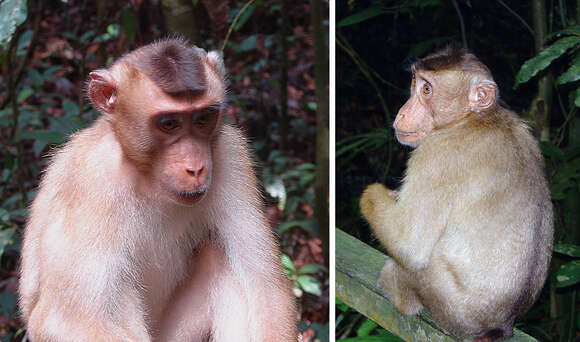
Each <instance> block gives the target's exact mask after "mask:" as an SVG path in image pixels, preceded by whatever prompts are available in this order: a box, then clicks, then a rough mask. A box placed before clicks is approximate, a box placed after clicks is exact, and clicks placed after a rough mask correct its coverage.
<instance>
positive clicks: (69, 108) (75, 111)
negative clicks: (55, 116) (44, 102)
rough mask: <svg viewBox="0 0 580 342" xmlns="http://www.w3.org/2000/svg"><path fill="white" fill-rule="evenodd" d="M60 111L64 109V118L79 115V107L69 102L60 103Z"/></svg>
mask: <svg viewBox="0 0 580 342" xmlns="http://www.w3.org/2000/svg"><path fill="white" fill-rule="evenodd" d="M62 109H64V112H65V113H66V114H65V115H66V116H75V115H79V106H78V105H77V104H76V103H74V102H72V101H69V100H66V101H64V102H63V103H62Z"/></svg>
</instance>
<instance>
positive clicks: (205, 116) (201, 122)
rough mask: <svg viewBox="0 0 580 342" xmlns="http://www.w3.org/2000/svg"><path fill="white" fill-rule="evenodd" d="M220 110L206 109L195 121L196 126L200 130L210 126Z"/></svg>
mask: <svg viewBox="0 0 580 342" xmlns="http://www.w3.org/2000/svg"><path fill="white" fill-rule="evenodd" d="M218 112H219V111H218V110H217V109H214V108H206V109H204V110H202V111H200V112H199V114H198V115H197V116H196V117H195V119H194V125H196V126H197V127H200V128H204V127H207V126H210V125H211V124H212V123H213V122H214V121H215V119H216V118H217V115H218Z"/></svg>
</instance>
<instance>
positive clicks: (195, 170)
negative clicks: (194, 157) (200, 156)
mask: <svg viewBox="0 0 580 342" xmlns="http://www.w3.org/2000/svg"><path fill="white" fill-rule="evenodd" d="M203 170H204V168H203V166H202V167H199V168H193V167H192V168H187V169H186V171H187V174H188V175H190V176H193V177H199V176H200V175H201V174H202V172H203Z"/></svg>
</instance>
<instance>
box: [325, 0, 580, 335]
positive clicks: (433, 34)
mask: <svg viewBox="0 0 580 342" xmlns="http://www.w3.org/2000/svg"><path fill="white" fill-rule="evenodd" d="M579 24H580V1H578V0H576V1H564V0H555V1H545V0H527V1H503V0H491V1H475V0H424V1H409V0H348V1H345V0H342V1H337V2H336V41H335V42H336V114H335V115H336V145H337V146H336V158H337V160H336V173H335V177H336V222H337V223H336V225H337V227H338V228H340V229H342V230H344V231H346V232H347V233H349V234H351V235H354V236H356V237H357V238H359V239H361V240H363V241H365V242H367V243H370V244H371V245H373V246H374V247H376V248H379V249H380V248H381V247H380V245H379V243H378V241H377V240H376V239H375V238H373V237H372V235H371V233H370V230H369V227H368V226H367V224H366V223H365V222H364V221H363V220H362V219H361V214H360V212H359V209H358V200H359V198H360V194H361V193H362V191H363V189H364V187H365V186H366V185H368V184H370V183H373V182H377V181H378V182H383V183H384V184H386V185H387V186H388V187H389V188H397V187H398V186H399V185H400V182H401V179H402V176H403V171H404V169H405V166H406V161H407V158H408V156H409V152H410V149H409V148H408V147H404V146H402V145H400V144H399V143H398V142H397V141H396V139H394V138H393V130H392V128H391V127H392V123H393V120H394V118H395V116H396V114H397V111H398V110H399V108H400V107H401V106H402V105H403V104H404V103H405V101H406V100H407V98H408V96H409V86H410V82H411V74H410V71H409V67H410V65H411V63H412V62H413V61H414V60H416V59H417V58H420V57H424V56H425V55H426V54H428V53H429V52H433V51H434V50H436V49H438V48H441V47H444V46H446V45H447V44H454V45H456V46H460V47H464V48H468V49H469V50H470V51H471V52H473V53H474V54H475V55H476V56H477V57H479V58H480V60H481V61H482V62H483V63H484V64H486V65H487V66H488V67H489V68H490V69H491V72H492V74H493V75H494V78H495V81H496V82H497V83H498V85H499V89H500V96H501V99H502V100H503V101H504V102H505V103H507V104H508V106H509V107H510V108H511V109H512V110H514V111H515V112H517V113H518V114H520V115H521V116H522V117H524V118H525V119H527V120H528V122H529V123H530V125H531V127H532V128H533V131H534V134H535V135H536V137H537V138H538V139H539V140H540V146H541V148H542V152H543V155H544V157H545V163H546V175H547V178H548V180H549V183H550V190H551V193H552V200H553V203H554V210H555V212H554V214H555V227H556V235H555V242H556V245H555V249H554V250H555V251H554V255H553V261H552V265H551V272H550V276H549V279H548V281H547V283H546V286H545V287H544V289H543V292H542V295H541V297H540V299H539V301H538V302H537V303H536V305H535V306H534V307H533V308H532V310H531V311H530V312H528V313H527V314H526V315H525V316H524V317H522V318H521V320H520V321H518V322H517V324H516V327H517V328H520V329H522V330H524V331H525V332H527V333H529V334H531V335H533V336H534V337H536V338H537V339H538V340H539V341H562V342H563V341H578V340H579V339H580V313H579V310H578V309H579V308H580V306H579V305H580V298H579V297H580V296H578V290H579V284H580V259H579V258H580V247H579V245H580V117H579V115H578V107H580V87H579V86H580V83H579V80H580V26H579ZM498 238H501V237H498ZM338 253H340V251H337V254H338ZM335 328H336V337H337V340H340V339H342V340H345V341H399V339H397V338H396V337H393V336H392V335H390V334H388V333H387V332H385V331H384V330H382V329H379V328H378V327H377V325H376V324H375V323H374V322H372V321H370V320H369V319H366V318H364V317H362V316H360V315H359V314H357V313H356V312H355V311H354V310H353V309H352V308H349V307H348V306H346V305H345V304H343V303H340V302H339V303H337V310H336V327H335Z"/></svg>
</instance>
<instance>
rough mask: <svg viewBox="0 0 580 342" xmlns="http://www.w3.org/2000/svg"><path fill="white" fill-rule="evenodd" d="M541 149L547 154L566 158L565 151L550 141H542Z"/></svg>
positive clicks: (557, 157)
mask: <svg viewBox="0 0 580 342" xmlns="http://www.w3.org/2000/svg"><path fill="white" fill-rule="evenodd" d="M540 149H541V150H542V153H543V154H544V155H545V156H548V157H554V158H556V159H560V160H563V159H564V151H562V149H560V148H559V147H558V146H556V145H554V144H552V143H551V142H549V141H540Z"/></svg>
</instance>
